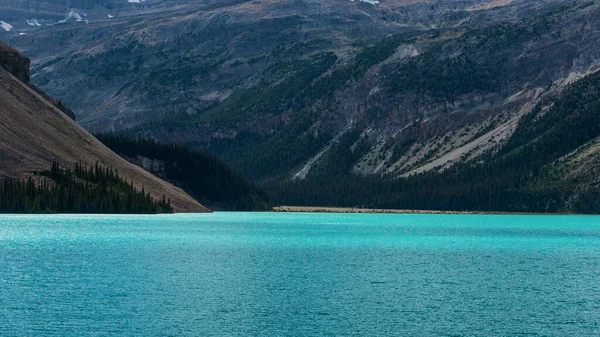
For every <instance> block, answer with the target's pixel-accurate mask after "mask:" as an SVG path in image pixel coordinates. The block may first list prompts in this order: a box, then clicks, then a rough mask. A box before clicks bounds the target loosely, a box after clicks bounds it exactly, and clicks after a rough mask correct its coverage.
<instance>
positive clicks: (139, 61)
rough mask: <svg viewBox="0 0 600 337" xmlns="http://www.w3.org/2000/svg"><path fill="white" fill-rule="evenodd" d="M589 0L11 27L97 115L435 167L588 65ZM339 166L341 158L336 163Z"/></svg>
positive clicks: (364, 165) (302, 159)
mask: <svg viewBox="0 0 600 337" xmlns="http://www.w3.org/2000/svg"><path fill="white" fill-rule="evenodd" d="M599 7H600V5H599V4H598V2H597V1H587V0H581V1H565V0H514V1H486V0H465V1H446V0H434V1H420V0H416V1H381V2H380V3H366V2H360V1H347V0H343V1H342V0H322V1H315V0H295V1H292V0H286V1H269V2H265V1H263V2H258V1H232V2H226V3H223V4H222V5H221V6H218V7H216V6H215V5H214V3H210V2H202V3H194V4H191V3H190V4H181V6H175V7H173V8H170V9H169V10H157V11H156V12H154V13H152V15H150V14H147V13H146V14H144V13H141V14H139V15H131V16H124V17H119V18H115V19H116V20H110V21H108V20H105V21H98V22H93V23H90V24H89V25H82V24H76V23H71V24H61V25H55V26H49V27H41V28H39V29H37V28H36V30H34V31H31V32H29V33H27V35H25V36H19V35H14V34H13V35H12V36H11V38H10V41H11V44H13V45H14V46H18V48H20V49H22V50H23V51H24V52H25V53H27V54H28V55H31V56H32V57H33V59H34V65H35V66H34V72H33V75H32V78H33V81H34V83H36V84H37V85H39V86H40V87H41V88H43V89H45V90H48V91H49V92H51V93H52V94H53V95H55V96H56V97H58V98H60V99H61V100H64V101H65V102H67V103H68V105H69V106H71V107H74V110H75V112H76V114H77V115H78V117H79V118H78V120H79V121H80V123H82V125H84V126H85V127H87V128H89V129H91V130H94V131H107V130H120V131H123V130H125V131H126V132H128V133H129V134H130V135H131V136H134V137H137V136H143V137H145V138H154V139H157V140H159V141H161V142H170V143H184V144H187V145H189V146H192V147H199V148H203V149H205V150H207V151H209V152H211V153H213V154H216V155H217V156H219V157H220V158H222V159H224V160H225V161H226V162H228V163H229V164H231V165H233V168H234V169H236V170H238V171H240V172H241V173H243V174H244V175H246V176H248V177H250V178H252V179H256V180H260V181H272V180H276V181H281V180H286V179H312V178H313V177H315V176H318V175H320V174H322V172H330V174H332V173H331V172H333V171H332V168H335V166H336V164H337V163H339V160H340V158H344V160H346V162H344V165H343V170H342V171H344V172H352V173H353V174H356V175H366V176H368V175H374V176H378V175H381V174H392V175H394V176H405V175H410V174H414V173H419V172H427V171H431V170H434V171H438V170H443V169H445V168H448V167H450V166H452V165H455V164H457V163H461V162H463V161H471V160H474V159H475V158H477V156H479V155H480V154H482V153H484V152H485V151H487V150H489V149H493V148H497V147H498V146H500V145H501V144H502V143H503V142H505V141H506V139H507V138H508V137H509V136H510V135H511V133H512V132H513V131H514V129H515V125H516V124H517V121H518V120H519V118H520V117H521V116H523V115H524V114H526V113H528V112H529V111H530V110H531V108H532V107H534V106H535V105H536V104H537V103H538V102H539V101H540V100H541V99H543V98H544V97H545V96H546V95H551V94H554V93H556V92H560V91H561V90H562V88H563V87H564V86H565V84H568V83H569V82H572V81H573V80H575V79H577V78H580V77H582V76H584V75H585V74H588V73H590V72H593V71H594V70H595V69H597V67H598V64H599V63H598V60H599V59H600V51H599V50H598V48H597V45H598V44H599V43H600V34H599V33H598V32H600V29H599V28H600V26H599V22H600V10H599ZM335 170H336V172H337V173H340V168H339V167H337V168H335Z"/></svg>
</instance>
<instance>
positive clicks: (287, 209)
mask: <svg viewBox="0 0 600 337" xmlns="http://www.w3.org/2000/svg"><path fill="white" fill-rule="evenodd" d="M273 212H276V213H364V214H491V215H494V214H495V215H569V214H566V213H522V212H491V211H490V212H486V211H438V210H418V209H412V210H411V209H385V208H359V207H319V206H277V207H273Z"/></svg>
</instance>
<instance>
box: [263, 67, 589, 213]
mask: <svg viewBox="0 0 600 337" xmlns="http://www.w3.org/2000/svg"><path fill="white" fill-rule="evenodd" d="M599 112H600V71H598V72H595V73H592V74H590V75H588V76H586V77H584V78H582V79H580V80H578V81H576V82H574V83H572V84H570V85H568V86H567V87H565V89H564V90H563V91H562V92H560V93H557V94H555V95H549V96H546V97H544V99H542V100H541V101H540V102H539V104H537V105H536V106H535V108H534V109H532V111H531V112H529V113H527V114H525V115H524V116H523V117H522V118H521V120H520V121H519V123H518V126H517V127H516V130H515V132H514V133H513V134H512V135H511V136H510V137H509V138H508V139H507V141H506V143H505V144H504V145H502V146H501V147H500V148H499V149H493V150H489V151H486V152H484V153H482V154H481V155H479V156H478V157H477V158H476V160H474V161H473V162H469V163H460V164H457V165H455V166H453V167H449V168H447V169H446V170H444V171H442V172H434V171H430V172H427V173H422V174H415V175H411V176H407V177H403V178H395V177H392V176H386V177H384V178H383V179H381V178H375V177H359V176H356V175H348V174H345V175H344V174H342V175H338V176H336V177H335V178H331V175H322V176H319V177H315V179H313V180H310V181H295V182H286V183H283V184H282V185H274V186H272V187H271V190H272V192H273V194H274V195H275V196H276V197H277V198H278V200H279V201H280V202H282V203H284V204H294V205H295V204H304V205H311V206H312V205H330V206H356V205H365V206H369V207H378V208H380V207H384V208H385V207H387V208H401V209H440V210H470V211H519V212H575V213H596V214H597V213H600V203H599V202H598V200H599V199H598V198H599V197H600V188H599V187H600V180H599V179H598V172H599V170H600V162H599V161H598V159H599V158H600V156H599V153H600V146H599V145H600V113H599ZM332 179H334V180H332Z"/></svg>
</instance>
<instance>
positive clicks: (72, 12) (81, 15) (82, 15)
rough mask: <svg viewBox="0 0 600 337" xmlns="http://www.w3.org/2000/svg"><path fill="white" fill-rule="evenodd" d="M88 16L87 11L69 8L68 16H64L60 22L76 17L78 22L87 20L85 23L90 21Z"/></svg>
mask: <svg viewBox="0 0 600 337" xmlns="http://www.w3.org/2000/svg"><path fill="white" fill-rule="evenodd" d="M86 16H87V15H86V14H85V13H81V12H78V11H76V10H75V9H74V8H71V9H70V10H69V13H67V17H66V18H64V19H63V20H60V21H58V23H65V22H67V21H69V20H70V19H75V21H77V22H83V21H85V23H89V21H88V20H87V18H85V17H86Z"/></svg>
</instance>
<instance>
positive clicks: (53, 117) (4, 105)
mask: <svg viewBox="0 0 600 337" xmlns="http://www.w3.org/2000/svg"><path fill="white" fill-rule="evenodd" d="M0 47H2V46H0ZM2 52H3V50H2V49H1V48H0V53H2ZM55 160H56V161H58V162H59V163H60V164H61V165H65V166H68V165H73V164H75V163H77V162H84V163H88V164H89V165H93V164H94V163H96V162H98V163H100V164H101V165H104V166H107V167H112V168H114V169H117V170H118V171H119V174H120V175H121V176H123V177H124V178H125V179H126V180H127V181H132V182H133V183H134V185H135V186H136V187H137V188H142V187H144V189H145V190H146V191H147V192H149V193H150V194H151V195H152V196H153V197H155V198H161V197H162V196H163V195H165V196H166V197H167V198H170V199H171V204H172V206H173V208H174V210H175V211H176V212H207V211H209V210H208V209H207V208H205V207H204V206H202V205H200V204H199V203H198V202H196V201H195V200H194V199H193V198H192V197H190V196H189V195H188V194H187V193H185V192H184V191H183V190H181V189H180V188H178V187H175V186H173V185H171V184H169V183H167V182H165V181H163V180H161V179H159V178H157V177H155V176H153V175H151V174H150V173H148V172H146V171H144V170H143V169H141V168H139V167H137V166H135V165H132V164H130V163H128V162H127V161H125V160H124V159H122V158H121V157H119V156H118V155H116V154H115V153H114V152H112V151H111V150H109V149H108V148H107V147H105V146H104V145H103V144H102V143H100V142H99V141H98V140H97V139H96V138H94V137H93V136H92V135H90V134H89V133H88V132H87V131H85V130H84V129H83V128H81V127H80V126H79V125H78V124H77V123H76V122H74V121H73V120H71V119H70V118H69V117H68V116H67V115H65V114H64V113H62V112H61V111H60V110H59V109H58V108H56V107H55V106H54V105H52V103H50V102H49V101H47V100H46V99H44V98H43V97H42V96H41V95H40V94H38V93H37V92H35V91H34V90H33V89H31V88H30V87H29V86H28V85H27V84H25V83H23V82H21V81H20V80H19V79H17V78H16V77H15V76H14V75H12V74H11V73H9V72H8V71H7V70H5V69H4V68H2V67H0V176H8V177H24V176H27V175H29V174H31V172H33V171H43V170H46V169H48V168H49V167H50V166H51V164H52V162H53V161H55Z"/></svg>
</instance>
